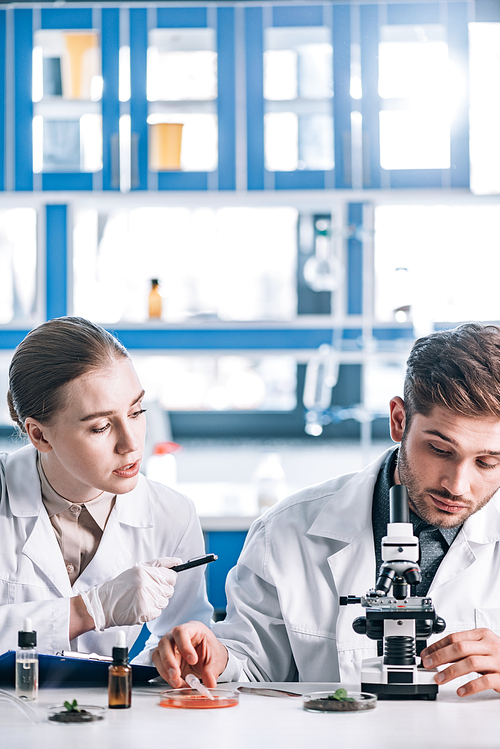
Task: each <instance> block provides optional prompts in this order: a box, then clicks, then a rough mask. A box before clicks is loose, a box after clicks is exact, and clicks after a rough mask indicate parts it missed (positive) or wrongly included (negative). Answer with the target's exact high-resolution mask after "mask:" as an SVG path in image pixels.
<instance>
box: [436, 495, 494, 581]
mask: <svg viewBox="0 0 500 749" xmlns="http://www.w3.org/2000/svg"><path fill="white" fill-rule="evenodd" d="M499 540H500V492H497V493H496V494H495V495H494V496H493V497H492V498H491V499H490V501H489V502H488V504H487V505H486V506H485V507H483V508H482V510H479V512H476V513H475V514H474V515H471V517H470V518H469V519H468V520H467V521H466V522H465V523H464V525H463V528H462V529H461V530H460V532H459V533H458V535H457V537H456V538H455V540H454V542H453V543H452V545H451V547H450V548H449V550H448V552H447V553H446V555H445V557H444V559H443V561H442V562H441V564H440V565H439V568H438V571H437V573H436V575H435V576H434V580H433V581H432V585H431V587H430V588H429V595H432V592H433V591H434V590H435V589H436V588H438V587H439V586H440V585H444V584H445V583H447V582H449V581H450V580H453V579H454V578H456V577H458V576H459V575H460V574H461V573H462V572H464V571H465V570H466V569H467V568H468V567H470V566H471V565H472V564H474V563H475V562H476V554H475V553H474V548H475V547H476V548H477V546H482V545H484V544H493V543H498V541H499Z"/></svg>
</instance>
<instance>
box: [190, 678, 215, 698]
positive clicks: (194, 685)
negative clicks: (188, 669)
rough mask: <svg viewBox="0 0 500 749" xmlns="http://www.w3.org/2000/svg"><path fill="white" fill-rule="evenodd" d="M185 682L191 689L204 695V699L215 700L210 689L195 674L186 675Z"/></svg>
mask: <svg viewBox="0 0 500 749" xmlns="http://www.w3.org/2000/svg"><path fill="white" fill-rule="evenodd" d="M185 681H186V684H188V685H189V686H190V687H191V689H197V690H198V692H199V693H200V694H202V695H203V696H204V697H208V699H209V700H213V699H214V696H213V694H212V692H211V691H210V689H208V688H207V687H206V686H205V685H204V684H202V683H201V681H200V680H199V679H198V677H197V676H195V675H194V674H186V677H185Z"/></svg>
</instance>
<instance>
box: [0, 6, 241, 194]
mask: <svg viewBox="0 0 500 749" xmlns="http://www.w3.org/2000/svg"><path fill="white" fill-rule="evenodd" d="M7 26H9V30H13V44H12V45H10V46H7V45H6V37H7ZM0 35H1V44H0V46H1V47H2V49H3V50H4V52H5V53H6V54H5V55H4V56H3V57H2V65H3V63H4V62H5V72H6V77H7V87H6V90H7V94H8V95H10V96H11V98H12V103H13V106H12V107H7V108H6V109H5V110H4V111H5V112H6V116H7V127H6V128H5V133H6V137H7V158H6V159H5V163H4V164H3V166H4V169H3V170H2V173H3V172H4V171H5V172H6V175H5V176H6V179H5V185H4V187H5V188H6V189H14V190H23V191H29V190H33V189H34V190H58V191H61V190H67V191H73V190H106V191H113V190H116V191H118V190H122V191H128V190H130V189H150V190H156V189H179V190H184V189H188V190H193V189H197V190H206V189H234V182H235V174H234V73H233V68H234V65H233V54H234V38H233V36H234V35H233V9H232V8H220V9H217V10H215V9H212V8H154V7H151V8H149V9H148V10H146V9H141V8H128V7H127V8H125V7H123V8H119V9H117V8H105V7H104V8H101V7H99V6H94V7H92V8H57V9H56V8H42V9H40V8H38V7H36V6H34V7H30V6H27V7H23V8H22V9H14V10H5V11H0ZM30 63H31V64H30ZM21 142H22V148H21V146H20V143H21ZM11 146H12V155H10V153H9V149H10V147H11Z"/></svg>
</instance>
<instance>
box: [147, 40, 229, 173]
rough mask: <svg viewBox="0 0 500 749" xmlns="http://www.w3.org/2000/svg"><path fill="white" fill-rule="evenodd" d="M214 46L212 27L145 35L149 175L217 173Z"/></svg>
mask: <svg viewBox="0 0 500 749" xmlns="http://www.w3.org/2000/svg"><path fill="white" fill-rule="evenodd" d="M216 44H217V42H216V33H215V29H212V28H185V29H183V28H175V29H170V28H169V29H165V28H161V29H152V30H151V31H150V32H149V35H148V61H147V66H148V69H147V98H148V125H149V141H150V148H149V168H150V170H151V171H156V172H161V171H193V172H200V171H201V172H210V171H214V170H215V169H217V161H218V155H217V149H218V132H217V129H218V117H217V95H218V91H217V46H216Z"/></svg>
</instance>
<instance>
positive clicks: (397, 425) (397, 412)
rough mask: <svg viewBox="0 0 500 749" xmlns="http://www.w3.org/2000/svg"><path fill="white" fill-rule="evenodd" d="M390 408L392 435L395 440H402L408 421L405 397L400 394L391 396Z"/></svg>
mask: <svg viewBox="0 0 500 749" xmlns="http://www.w3.org/2000/svg"><path fill="white" fill-rule="evenodd" d="M389 408H390V416H389V419H390V428H391V437H392V439H393V440H394V442H401V440H402V439H403V434H404V431H405V423H406V413H405V404H404V401H403V399H402V398H400V397H399V395H396V396H395V397H394V398H391V401H390V403H389Z"/></svg>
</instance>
